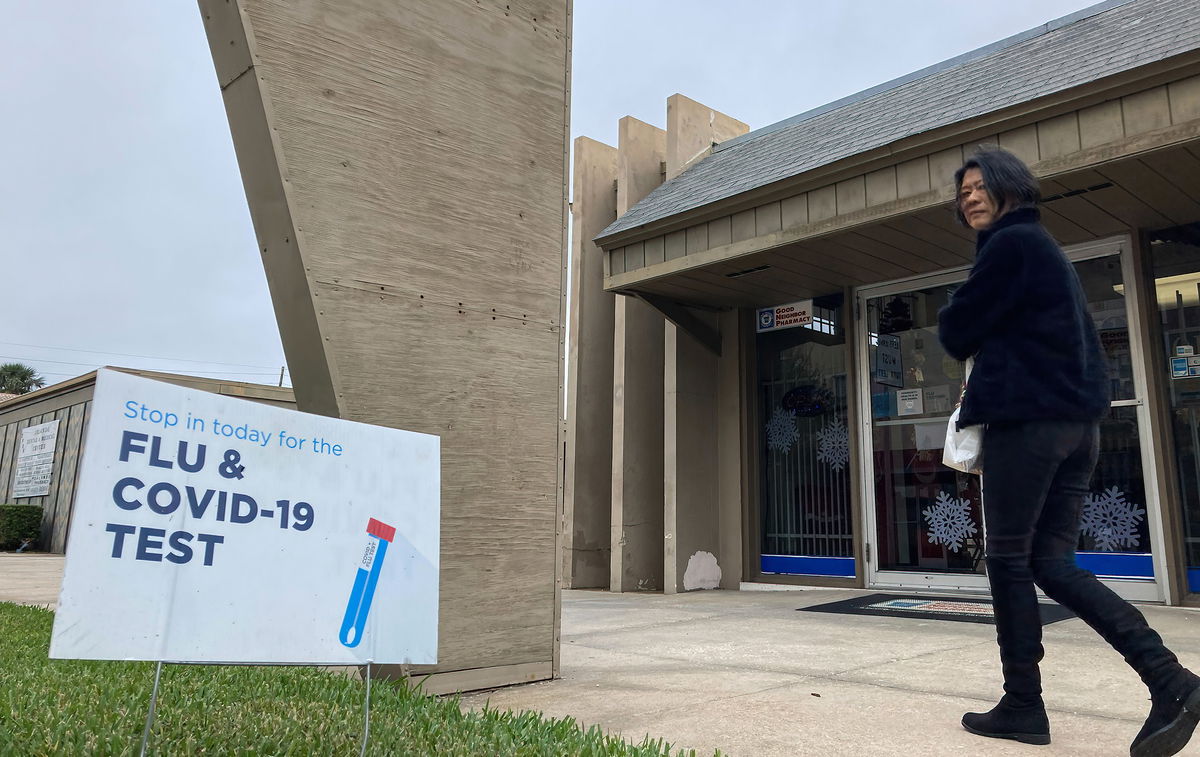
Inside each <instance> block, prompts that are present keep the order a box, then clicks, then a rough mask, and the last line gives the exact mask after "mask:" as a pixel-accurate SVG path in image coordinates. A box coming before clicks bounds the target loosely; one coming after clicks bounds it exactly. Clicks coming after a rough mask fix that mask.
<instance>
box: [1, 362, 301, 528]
mask: <svg viewBox="0 0 1200 757" xmlns="http://www.w3.org/2000/svg"><path fill="white" fill-rule="evenodd" d="M112 370H117V371H122V372H124V373H131V374H133V375H135V376H144V377H145V378H150V379H154V380H155V381H165V382H167V383H168V384H175V385H176V386H186V387H188V388H190V389H199V390H201V391H205V392H213V393H215V394H223V395H225V396H227V397H240V398H242V399H247V400H251V401H253V402H262V403H264V404H268V405H275V406H277V407H286V408H290V409H293V410H294V409H295V407H296V400H295V398H294V397H293V396H292V390H291V389H286V388H283V387H275V386H264V385H262V384H246V383H242V382H240V381H223V380H220V379H209V378H199V377H197V376H180V375H178V374H174V373H160V372H157V371H141V370H133V369H131V368H113V369H112ZM95 391H96V371H92V372H90V373H85V374H84V375H82V376H78V377H76V378H73V379H70V380H69V381H63V382H61V383H58V384H54V385H52V386H48V387H45V388H44V389H38V390H36V391H33V392H29V393H28V394H22V395H13V396H11V397H10V398H9V399H4V398H3V397H0V502H5V503H15V504H21V505H40V506H41V507H42V537H41V539H40V542H39V547H40V548H41V549H43V550H45V551H47V552H65V551H66V547H67V533H68V532H69V528H70V525H71V512H72V509H73V507H74V504H75V500H74V497H75V485H76V483H77V481H78V477H79V462H80V460H81V459H82V455H83V443H84V439H85V438H86V435H87V425H88V420H89V419H90V417H91V409H92V395H93V394H94V393H95ZM55 421H57V426H56V427H54V428H53V429H52V431H53V433H54V446H53V448H52V450H51V452H52V455H51V468H50V471H49V474H50V480H49V484H48V490H47V493H46V494H43V495H39V496H33V497H18V496H16V494H17V492H15V491H14V482H15V477H16V469H17V464H18V457H19V453H20V444H21V432H22V431H23V430H24V429H26V428H29V427H30V426H39V425H42V424H48V423H54V422H55Z"/></svg>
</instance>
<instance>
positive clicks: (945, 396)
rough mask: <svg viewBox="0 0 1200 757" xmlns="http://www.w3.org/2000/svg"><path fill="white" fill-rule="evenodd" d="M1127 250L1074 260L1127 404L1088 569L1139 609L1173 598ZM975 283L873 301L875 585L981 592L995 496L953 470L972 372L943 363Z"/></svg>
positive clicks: (1115, 430)
mask: <svg viewBox="0 0 1200 757" xmlns="http://www.w3.org/2000/svg"><path fill="white" fill-rule="evenodd" d="M1126 248H1127V244H1126V243H1125V242H1124V241H1123V240H1115V241H1108V242H1104V243H1099V244H1092V245H1088V246H1085V247H1078V248H1074V249H1072V250H1069V251H1068V254H1069V255H1070V257H1071V259H1072V261H1073V262H1074V263H1075V270H1076V272H1077V273H1078V275H1079V278H1080V282H1081V283H1082V285H1083V288H1084V291H1085V293H1086V295H1087V298H1088V305H1089V308H1090V309H1091V312H1092V318H1093V321H1094V322H1095V324H1096V327H1097V329H1098V331H1099V332H1100V337H1101V341H1102V343H1103V344H1104V347H1105V350H1106V352H1107V355H1108V360H1109V364H1110V371H1111V375H1110V379H1111V382H1112V384H1111V386H1112V396H1113V403H1112V409H1111V410H1110V413H1109V416H1108V417H1107V418H1105V419H1104V420H1102V421H1101V445H1102V449H1101V453H1100V460H1099V463H1098V465H1097V468H1096V474H1095V476H1094V478H1093V481H1092V486H1091V493H1090V494H1089V496H1088V499H1087V500H1086V501H1085V506H1084V513H1083V533H1082V535H1081V538H1080V544H1079V563H1080V564H1081V565H1082V566H1083V567H1085V568H1087V569H1089V570H1091V571H1092V572H1094V573H1096V574H1097V575H1098V576H1101V577H1102V578H1103V579H1104V580H1105V581H1106V582H1107V583H1109V584H1110V585H1111V586H1112V587H1113V588H1114V589H1115V590H1117V591H1118V593H1120V594H1122V595H1123V596H1126V597H1128V598H1130V599H1140V600H1158V599H1162V593H1161V590H1160V586H1159V582H1158V581H1156V575H1162V570H1161V566H1157V565H1156V561H1155V558H1154V555H1155V554H1160V553H1161V552H1160V551H1159V552H1156V550H1155V545H1157V544H1160V543H1161V532H1160V531H1159V530H1158V529H1157V528H1156V525H1157V523H1158V511H1157V503H1158V496H1157V487H1156V486H1155V485H1154V482H1153V481H1152V480H1150V478H1152V477H1147V476H1146V475H1144V474H1143V470H1149V469H1150V468H1149V466H1146V467H1145V468H1144V467H1143V460H1144V459H1147V457H1146V456H1147V455H1148V454H1149V453H1150V452H1149V451H1150V449H1151V440H1150V439H1149V434H1148V433H1146V429H1147V428H1148V423H1149V421H1148V417H1147V416H1146V413H1147V410H1146V408H1145V406H1144V403H1143V401H1142V397H1143V396H1144V387H1145V375H1144V374H1145V370H1144V362H1143V360H1142V356H1141V355H1142V353H1141V345H1140V344H1139V343H1138V340H1137V339H1136V331H1132V332H1131V330H1130V328H1129V324H1130V323H1131V322H1133V321H1132V319H1131V314H1132V313H1135V312H1136V307H1137V303H1136V302H1135V301H1134V298H1135V292H1134V291H1133V289H1134V288H1133V287H1130V288H1129V290H1128V291H1127V290H1126V287H1125V286H1124V282H1125V281H1126V280H1127V278H1128V277H1129V274H1128V272H1127V270H1126V269H1127V267H1128V266H1129V261H1128V260H1127V255H1125V254H1124V251H1125V249H1126ZM966 275H967V271H965V270H964V271H958V272H951V273H947V274H940V275H937V276H933V277H926V278H924V279H921V280H919V281H915V282H908V283H900V284H893V285H887V286H883V287H874V288H870V289H864V290H861V291H860V293H859V297H858V308H859V310H858V312H859V314H860V317H861V318H862V323H863V329H862V333H863V334H864V336H863V339H862V343H861V344H860V345H859V349H860V360H861V363H860V364H861V365H862V366H863V370H862V371H861V375H862V380H861V381H860V392H861V402H862V407H863V408H865V409H866V410H867V411H868V412H864V413H863V419H864V420H863V427H862V444H863V449H864V450H865V451H866V452H867V454H866V455H865V457H866V460H865V463H866V464H865V466H864V468H865V470H864V473H865V478H864V482H863V491H864V493H865V497H864V499H865V500H866V504H867V508H868V509H867V512H866V523H867V529H866V535H867V540H868V554H870V556H871V559H870V563H869V570H868V580H869V582H870V583H871V585H873V586H879V587H895V588H901V587H903V588H928V589H960V590H968V591H970V590H979V591H983V590H986V588H987V579H986V576H985V575H984V560H983V528H984V525H983V517H982V502H983V499H982V498H983V496H985V495H984V493H983V492H982V491H981V489H980V481H979V477H978V476H969V475H966V474H962V473H958V472H957V471H954V470H951V469H949V468H946V467H945V466H944V465H942V448H943V445H944V440H945V433H946V424H947V422H948V420H949V416H950V413H951V412H952V410H953V409H954V406H955V405H956V404H957V402H958V396H959V393H960V391H961V386H962V379H963V365H962V364H961V363H959V362H958V361H956V360H954V359H953V358H951V357H949V356H948V355H946V354H945V352H944V351H943V350H942V347H941V344H940V343H939V342H938V339H937V312H938V310H939V309H940V308H941V307H943V306H944V305H945V304H946V303H947V302H948V301H949V299H950V296H951V294H952V293H953V291H954V288H955V287H956V286H957V285H958V284H959V283H961V282H962V280H963V279H965V278H966Z"/></svg>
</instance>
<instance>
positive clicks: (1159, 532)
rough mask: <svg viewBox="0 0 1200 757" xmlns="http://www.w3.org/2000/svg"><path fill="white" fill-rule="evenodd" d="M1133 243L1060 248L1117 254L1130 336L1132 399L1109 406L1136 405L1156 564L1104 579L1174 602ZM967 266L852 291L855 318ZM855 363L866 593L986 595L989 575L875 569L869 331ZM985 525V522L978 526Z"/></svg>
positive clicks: (961, 276) (862, 331) (1131, 593)
mask: <svg viewBox="0 0 1200 757" xmlns="http://www.w3.org/2000/svg"><path fill="white" fill-rule="evenodd" d="M1132 249H1133V248H1132V243H1131V240H1130V238H1129V236H1127V235H1122V236H1117V237H1109V238H1106V239H1101V240H1097V241H1094V242H1087V243H1084V244H1078V245H1072V246H1071V247H1065V248H1063V250H1064V252H1065V253H1066V254H1067V257H1068V258H1070V260H1071V262H1073V263H1077V262H1080V261H1084V260H1091V259H1095V258H1102V257H1109V256H1111V255H1118V256H1119V260H1120V263H1121V279H1122V282H1123V286H1124V290H1125V291H1124V293H1123V294H1124V297H1125V303H1126V317H1127V321H1128V332H1129V350H1130V360H1131V362H1132V363H1133V366H1132V367H1133V385H1134V398H1133V399H1128V400H1117V401H1114V402H1113V403H1112V407H1136V408H1137V411H1136V412H1137V421H1138V441H1139V444H1140V448H1141V459H1142V476H1143V479H1144V481H1145V490H1146V502H1145V504H1144V506H1145V508H1146V518H1147V519H1148V521H1149V533H1150V551H1151V556H1152V564H1153V566H1154V578H1153V579H1140V580H1139V579H1120V578H1113V579H1104V582H1105V583H1106V584H1107V585H1108V586H1109V587H1111V588H1112V589H1113V590H1115V591H1116V592H1117V593H1118V594H1120V595H1121V596H1122V597H1125V598H1126V599H1131V600H1135V601H1143V602H1164V601H1165V602H1167V603H1170V602H1171V599H1172V598H1171V595H1170V591H1171V590H1170V582H1169V581H1167V580H1166V577H1167V560H1166V549H1167V539H1166V534H1165V533H1164V531H1163V518H1162V507H1163V502H1162V497H1161V492H1162V491H1163V488H1162V486H1161V485H1160V484H1161V482H1160V481H1159V480H1158V470H1157V466H1156V465H1154V460H1155V458H1156V456H1157V455H1158V454H1159V451H1160V450H1159V444H1158V440H1157V438H1156V436H1155V435H1154V434H1153V433H1152V431H1151V417H1150V408H1149V406H1148V404H1147V401H1146V392H1147V387H1148V383H1149V379H1148V376H1147V371H1146V345H1144V344H1142V339H1141V329H1140V328H1139V326H1140V324H1141V323H1142V319H1143V317H1144V313H1143V304H1142V302H1141V287H1140V286H1138V285H1137V283H1136V282H1135V281H1134V265H1133V254H1132ZM969 271H970V267H969V266H963V267H959V268H952V269H948V270H945V271H940V272H938V273H934V274H926V275H923V276H914V277H911V278H906V279H897V280H893V281H888V282H884V283H880V284H872V285H867V286H863V287H859V288H857V289H855V291H854V313H855V318H856V319H858V320H859V321H860V323H861V319H862V317H863V314H864V313H865V312H866V301H867V300H868V299H873V298H876V297H885V296H887V295H890V294H903V293H906V292H911V291H914V290H918V289H927V288H929V287H935V286H938V285H941V284H954V283H957V282H960V281H963V280H965V279H966V277H967V274H968V273H969ZM858 332H859V334H858V336H857V339H856V341H857V344H856V345H855V347H854V348H855V349H856V350H857V351H858V352H857V360H856V365H857V367H858V377H857V383H858V392H857V397H858V403H859V405H858V406H859V410H860V412H859V429H858V433H859V445H860V446H859V449H861V450H862V452H863V454H862V456H861V460H862V465H860V466H859V475H860V476H861V477H862V478H861V491H862V505H861V507H862V510H861V514H862V524H863V531H862V538H863V539H864V540H865V550H864V554H866V556H867V560H866V563H867V565H866V570H865V571H864V577H865V580H866V585H867V586H868V587H871V588H887V589H904V590H916V591H922V590H926V591H947V590H953V591H961V592H975V593H983V592H986V591H987V590H988V583H987V577H986V576H984V575H976V574H967V573H933V572H922V571H897V570H891V571H885V570H880V569H879V567H878V565H879V563H878V555H877V552H878V550H876V549H874V548H873V547H872V545H877V544H878V543H879V536H878V533H877V526H876V519H875V462H874V446H873V444H874V440H873V435H872V430H873V424H874V418H873V413H872V412H871V407H872V404H871V381H870V379H871V371H870V369H869V365H870V352H869V341H870V334H869V330H868V329H867V328H865V327H860V328H859V329H858ZM981 526H982V524H981Z"/></svg>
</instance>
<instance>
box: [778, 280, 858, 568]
mask: <svg viewBox="0 0 1200 757" xmlns="http://www.w3.org/2000/svg"><path fill="white" fill-rule="evenodd" d="M843 312H844V308H843V303H842V297H841V296H840V295H838V296H835V297H826V298H818V299H817V300H815V301H814V302H813V321H812V323H811V324H810V325H805V326H797V327H793V328H785V329H780V330H776V331H769V332H765V333H761V334H759V335H758V380H759V418H760V420H761V429H760V444H761V449H762V459H763V462H764V465H763V477H762V482H761V489H760V493H761V496H760V502H761V503H762V508H761V513H762V515H761V522H762V529H763V530H762V555H763V562H762V570H763V572H764V573H804V574H817V575H838V576H846V575H854V566H853V561H852V560H851V559H850V558H852V556H853V554H854V537H853V528H852V519H851V513H850V477H851V476H852V475H853V474H854V472H853V471H852V470H851V467H850V428H849V423H848V419H847V407H848V404H847V403H848V393H847V385H846V383H847V382H846V335H845V330H844V328H843V320H842V319H843Z"/></svg>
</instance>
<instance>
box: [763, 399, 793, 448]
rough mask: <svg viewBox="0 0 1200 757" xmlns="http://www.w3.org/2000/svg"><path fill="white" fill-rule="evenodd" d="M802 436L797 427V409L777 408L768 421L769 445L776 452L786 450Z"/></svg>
mask: <svg viewBox="0 0 1200 757" xmlns="http://www.w3.org/2000/svg"><path fill="white" fill-rule="evenodd" d="M799 438H800V430H799V429H798V428H796V411H795V410H784V409H783V408H781V407H777V408H775V412H773V413H772V414H771V420H769V421H767V446H768V447H770V448H771V449H772V450H774V451H776V452H786V451H787V450H789V449H791V446H792V445H793V444H795V443H796V440H797V439H799Z"/></svg>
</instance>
